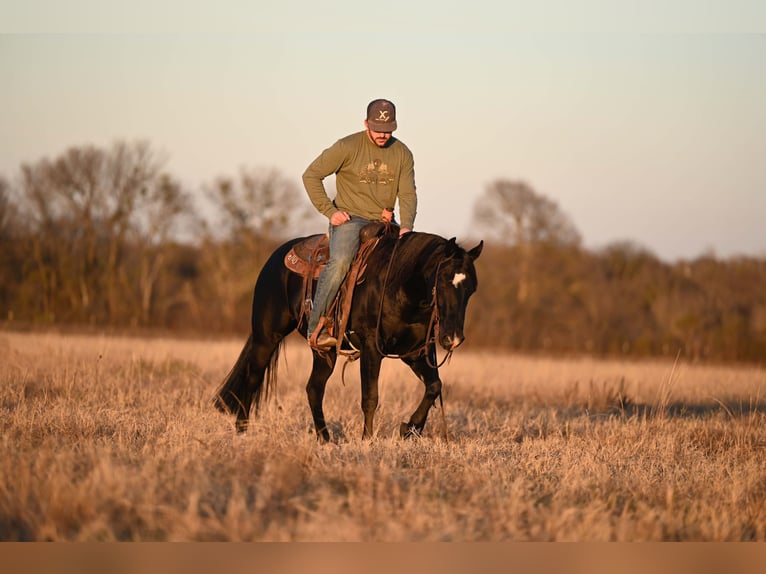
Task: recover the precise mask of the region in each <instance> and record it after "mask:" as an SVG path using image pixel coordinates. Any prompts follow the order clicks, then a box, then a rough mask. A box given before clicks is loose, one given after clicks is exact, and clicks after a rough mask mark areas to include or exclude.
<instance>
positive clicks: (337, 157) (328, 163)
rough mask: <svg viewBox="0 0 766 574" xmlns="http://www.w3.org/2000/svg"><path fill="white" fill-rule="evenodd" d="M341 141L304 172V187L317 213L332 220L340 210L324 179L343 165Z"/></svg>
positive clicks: (323, 153)
mask: <svg viewBox="0 0 766 574" xmlns="http://www.w3.org/2000/svg"><path fill="white" fill-rule="evenodd" d="M341 145H342V144H341V143H340V141H337V142H335V143H334V144H333V145H332V146H330V147H329V148H327V149H326V150H324V151H323V152H322V153H321V154H319V157H317V158H316V159H315V160H314V161H312V162H311V163H310V164H309V166H308V167H307V168H306V171H304V172H303V187H305V188H306V193H308V196H309V199H310V200H311V203H312V204H314V207H316V209H317V211H319V213H321V214H322V215H324V216H325V217H327V218H328V219H330V218H331V217H332V215H333V213H335V212H336V211H337V210H338V208H337V207H335V205H334V204H333V202H332V200H331V199H330V197H329V196H328V195H327V190H326V189H325V187H324V178H326V177H327V176H329V175H331V174H333V173H335V172H337V171H338V170H339V169H340V167H341V165H343V160H344V154H343V150H342V147H341Z"/></svg>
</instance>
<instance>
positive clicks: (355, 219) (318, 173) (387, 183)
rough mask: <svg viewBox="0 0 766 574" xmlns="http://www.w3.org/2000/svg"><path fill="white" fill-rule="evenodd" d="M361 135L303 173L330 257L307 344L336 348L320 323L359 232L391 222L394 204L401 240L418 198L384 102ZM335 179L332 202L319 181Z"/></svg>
mask: <svg viewBox="0 0 766 574" xmlns="http://www.w3.org/2000/svg"><path fill="white" fill-rule="evenodd" d="M364 127H365V130H364V131H360V132H356V133H353V134H351V135H349V136H346V137H344V138H342V139H339V140H338V141H337V142H335V143H334V144H333V145H332V146H330V147H329V148H327V149H326V150H324V151H323V152H322V153H321V154H320V155H319V157H317V158H316V159H315V160H314V161H313V162H311V165H309V166H308V168H307V169H306V171H305V172H304V174H303V184H304V186H305V187H306V191H307V192H308V196H309V199H311V202H312V203H313V204H314V207H316V209H317V210H318V211H319V212H320V213H321V214H322V215H324V216H326V217H327V218H328V219H329V221H330V227H329V236H330V258H329V261H328V263H327V265H326V267H325V268H324V270H323V271H322V273H321V275H320V276H319V281H318V283H317V289H316V293H315V295H314V299H313V305H312V311H311V316H310V318H309V322H308V336H307V339H308V341H309V345H311V347H312V348H314V349H327V348H331V347H335V346H336V345H337V343H338V341H337V339H336V338H335V337H334V336H332V335H331V334H330V333H328V332H327V330H326V329H325V328H324V321H321V323H322V325H320V320H321V319H322V318H323V317H324V315H325V314H326V313H327V310H328V307H329V306H330V304H331V302H332V301H333V299H334V298H335V295H336V294H337V292H338V288H339V287H340V285H341V283H342V282H343V278H344V277H345V276H346V273H347V272H348V270H349V267H350V266H351V263H352V261H353V259H354V256H355V255H356V253H357V250H358V249H359V231H360V230H361V228H362V227H364V226H365V225H367V224H368V223H370V222H371V221H380V220H383V221H386V222H389V223H395V221H394V213H393V212H394V205H395V203H396V200H397V199H398V200H399V215H400V216H401V228H400V232H399V234H400V236H401V235H404V234H406V233H409V232H410V231H411V230H412V228H413V225H414V222H415V212H416V210H417V194H416V191H415V167H414V160H413V157H412V152H411V151H410V150H409V148H407V146H406V145H404V143H402V142H401V141H400V140H398V139H396V138H394V137H392V135H391V133H392V132H393V131H394V130H395V129H396V127H397V124H396V107H395V106H394V104H393V103H392V102H390V101H388V100H383V99H378V100H373V101H372V102H370V103H369V105H368V106H367V117H366V119H365V120H364ZM331 174H335V182H336V190H337V192H336V196H335V199H334V200H331V199H330V198H329V196H328V195H327V191H326V190H325V187H324V183H323V181H324V179H325V178H326V177H328V176H329V175H331Z"/></svg>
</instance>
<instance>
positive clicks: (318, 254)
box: [284, 221, 399, 351]
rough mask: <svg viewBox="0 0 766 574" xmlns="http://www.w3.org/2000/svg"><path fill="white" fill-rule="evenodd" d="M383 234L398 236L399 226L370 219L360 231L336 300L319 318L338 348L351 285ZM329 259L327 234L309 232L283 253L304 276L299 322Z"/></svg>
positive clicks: (289, 265)
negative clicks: (357, 243) (356, 245)
mask: <svg viewBox="0 0 766 574" xmlns="http://www.w3.org/2000/svg"><path fill="white" fill-rule="evenodd" d="M385 235H392V236H398V235H399V227H398V226H397V225H392V224H389V223H386V222H384V221H373V222H371V223H368V224H367V225H365V226H364V227H362V229H360V230H359V250H358V251H357V254H356V257H354V261H353V262H352V263H351V267H350V268H349V270H348V273H347V274H346V278H345V279H344V280H343V283H342V284H341V287H340V289H338V294H337V295H336V296H335V300H334V301H333V303H332V304H331V305H330V307H329V308H328V310H327V313H326V315H325V316H324V317H322V318H321V319H320V320H319V327H317V332H319V330H320V329H322V328H326V329H327V330H328V332H329V333H330V334H331V335H333V336H334V337H336V338H337V339H338V351H340V347H341V344H342V341H343V333H344V332H345V330H346V324H347V323H348V318H349V314H350V312H351V301H352V298H353V293H354V287H355V286H356V285H358V284H359V283H361V282H362V281H363V279H364V277H363V276H364V271H365V269H366V268H367V259H368V258H369V256H370V254H371V253H372V251H373V250H374V249H375V246H376V245H377V244H378V241H380V238H381V237H383V236H385ZM329 259H330V240H329V237H328V235H327V234H317V235H311V236H309V237H307V238H305V239H303V240H302V241H299V242H298V243H296V244H295V245H293V246H292V248H291V249H290V251H288V252H287V255H285V259H284V263H285V267H287V268H288V269H289V270H290V271H292V272H293V273H296V274H298V275H300V276H301V277H302V278H303V302H302V304H301V314H300V317H299V318H298V323H299V324H300V323H301V322H302V321H303V320H304V319H305V318H307V317H308V316H309V314H310V313H311V302H312V296H313V284H314V281H316V280H317V279H318V278H319V275H320V273H321V272H322V269H324V268H325V266H326V265H327V262H328V261H329Z"/></svg>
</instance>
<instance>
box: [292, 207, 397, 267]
mask: <svg viewBox="0 0 766 574" xmlns="http://www.w3.org/2000/svg"><path fill="white" fill-rule="evenodd" d="M394 228H395V229H394ZM392 230H395V232H396V233H397V234H398V233H399V228H398V227H397V226H396V225H387V224H386V223H385V222H382V221H373V222H371V223H368V224H367V225H365V226H364V227H362V229H360V230H359V252H362V251H363V246H364V245H365V244H366V243H367V242H368V241H370V240H373V239H377V238H379V237H382V236H383V235H386V234H387V233H393V231H392ZM329 259H330V238H329V236H328V235H327V234H326V233H324V234H322V233H319V234H317V235H310V236H309V237H306V238H305V239H303V240H302V241H299V242H298V243H296V244H295V245H293V246H292V248H291V249H290V251H288V252H287V255H285V267H287V268H288V269H289V270H290V271H292V272H294V273H297V274H298V275H300V276H301V277H309V276H310V277H311V278H312V279H317V278H318V277H319V274H320V273H321V272H322V269H324V266H325V265H327V262H328V261H329ZM352 267H353V265H352Z"/></svg>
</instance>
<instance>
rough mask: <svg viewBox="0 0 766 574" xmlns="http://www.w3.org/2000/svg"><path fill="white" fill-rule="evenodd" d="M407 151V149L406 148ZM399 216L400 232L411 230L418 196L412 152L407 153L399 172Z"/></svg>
mask: <svg viewBox="0 0 766 574" xmlns="http://www.w3.org/2000/svg"><path fill="white" fill-rule="evenodd" d="M408 152H409V150H408ZM398 198H399V216H400V217H401V229H402V232H403V233H402V234H404V233H408V232H409V231H412V228H413V227H414V225H415V215H416V213H417V208H418V196H417V193H416V191H415V162H414V160H413V158H412V153H407V154H406V158H405V160H404V163H403V164H402V171H401V173H400V174H399V193H398Z"/></svg>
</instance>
